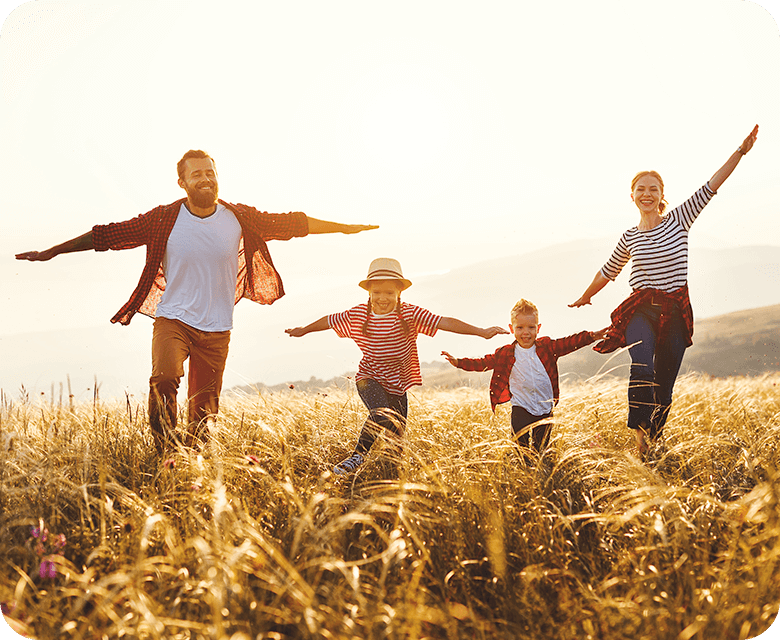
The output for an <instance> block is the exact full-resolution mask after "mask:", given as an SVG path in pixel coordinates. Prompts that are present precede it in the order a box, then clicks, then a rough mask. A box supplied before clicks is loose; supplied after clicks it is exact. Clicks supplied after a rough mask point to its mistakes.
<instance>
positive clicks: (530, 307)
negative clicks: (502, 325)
mask: <svg viewBox="0 0 780 640" xmlns="http://www.w3.org/2000/svg"><path fill="white" fill-rule="evenodd" d="M517 316H536V321H537V322H539V309H537V308H536V305H535V304H534V303H533V302H528V300H525V299H522V298H521V299H520V300H518V301H517V303H516V304H515V306H514V307H512V313H511V315H510V320H511V321H512V324H514V323H515V319H516V318H517Z"/></svg>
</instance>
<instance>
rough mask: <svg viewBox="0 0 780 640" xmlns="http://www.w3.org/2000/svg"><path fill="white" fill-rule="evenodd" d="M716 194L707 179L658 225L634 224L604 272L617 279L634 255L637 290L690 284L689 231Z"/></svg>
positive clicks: (631, 281) (633, 284) (633, 279)
mask: <svg viewBox="0 0 780 640" xmlns="http://www.w3.org/2000/svg"><path fill="white" fill-rule="evenodd" d="M714 195H715V192H714V191H713V190H712V189H710V185H709V183H707V184H705V185H704V186H703V187H702V188H701V189H699V190H698V191H697V192H696V193H694V194H693V195H692V196H691V197H690V198H689V199H688V200H686V201H685V202H684V203H683V204H681V205H680V206H678V207H675V208H674V209H672V210H671V211H670V212H669V213H668V214H667V215H665V216H664V218H663V221H662V222H661V224H659V225H658V226H657V227H655V228H653V229H650V230H649V231H640V230H639V229H638V228H637V227H631V228H630V229H629V230H628V231H626V232H625V233H624V234H623V235H622V236H621V238H620V240H619V241H618V244H617V247H615V250H614V251H613V253H612V256H611V257H610V259H609V260H608V261H607V263H606V264H605V265H604V266H603V267H602V268H601V275H603V276H604V277H605V278H609V279H610V280H614V279H615V278H616V277H617V276H618V274H619V273H620V271H621V270H622V269H623V267H624V266H625V265H626V263H627V262H628V261H629V259H631V260H632V263H631V276H630V278H629V281H628V283H629V284H630V285H631V288H632V289H634V290H636V289H659V290H661V291H666V292H672V291H676V290H677V289H679V288H680V287H683V286H684V285H686V284H687V283H688V231H689V230H690V228H691V225H692V224H693V223H694V221H695V220H696V218H697V216H698V215H699V214H700V213H701V211H702V209H704V207H705V206H706V204H707V203H708V202H709V201H710V200H711V199H712V196H714Z"/></svg>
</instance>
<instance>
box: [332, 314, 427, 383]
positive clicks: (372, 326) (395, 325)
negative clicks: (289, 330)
mask: <svg viewBox="0 0 780 640" xmlns="http://www.w3.org/2000/svg"><path fill="white" fill-rule="evenodd" d="M399 315H400V316H403V319H404V321H405V322H406V325H407V327H408V329H409V332H408V333H404V330H403V327H402V325H401V320H400V317H399ZM366 317H368V304H367V303H363V304H360V305H358V306H356V307H352V308H351V309H347V310H346V311H343V312H341V313H334V314H331V315H329V316H328V326H329V327H330V328H331V329H333V330H334V331H335V332H336V334H337V335H338V336H339V337H340V338H352V339H353V340H354V341H355V342H356V343H357V346H358V347H359V348H360V351H362V353H363V358H362V359H361V360H360V365H359V366H358V373H357V379H358V380H365V379H367V378H371V379H372V380H376V381H377V382H378V383H379V384H380V385H382V387H384V389H385V391H387V392H388V393H392V394H395V395H402V394H404V393H406V390H407V389H409V388H410V387H413V386H414V385H418V384H422V375H421V374H420V359H419V356H418V355H417V335H418V334H420V333H423V334H425V335H427V336H433V335H435V334H436V330H437V329H438V327H439V321H440V320H441V316H437V315H434V314H433V313H431V312H430V311H428V310H427V309H423V308H422V307H417V306H415V305H413V304H408V303H406V302H402V303H401V308H400V309H399V310H398V311H395V312H393V313H388V314H387V315H384V316H377V315H374V314H371V315H370V317H368V326H367V332H366V333H367V334H368V335H365V334H364V333H363V325H364V324H365V323H366Z"/></svg>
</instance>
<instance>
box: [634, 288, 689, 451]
mask: <svg viewBox="0 0 780 640" xmlns="http://www.w3.org/2000/svg"><path fill="white" fill-rule="evenodd" d="M660 316H661V307H660V306H659V305H653V304H651V303H650V302H648V303H645V304H643V305H642V306H641V307H639V309H637V310H636V312H635V313H634V315H633V316H632V318H631V320H630V321H629V323H628V326H627V327H626V344H627V345H633V346H629V353H630V354H631V379H630V381H629V383H628V426H629V427H630V428H631V429H641V430H642V431H643V432H644V433H645V434H647V435H648V436H649V437H650V438H656V437H658V436H659V435H660V433H661V431H662V430H663V428H664V425H665V424H666V419H667V418H668V416H669V409H670V408H671V406H672V392H673V390H674V383H675V380H676V379H677V374H678V373H679V371H680V365H681V364H682V359H683V356H684V355H685V349H686V342H687V340H686V330H685V323H684V322H683V319H682V315H681V314H680V310H679V309H678V308H677V307H674V311H673V312H672V317H671V319H670V326H669V329H668V332H667V334H666V336H665V337H664V340H662V341H660V342H659V341H658V340H657V327H658V320H659V318H660ZM634 343H637V344H634Z"/></svg>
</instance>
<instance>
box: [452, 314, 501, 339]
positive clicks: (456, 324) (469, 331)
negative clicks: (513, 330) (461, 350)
mask: <svg viewBox="0 0 780 640" xmlns="http://www.w3.org/2000/svg"><path fill="white" fill-rule="evenodd" d="M438 328H439V329H441V330H442V331H450V332H452V333H462V334H464V335H467V336H479V337H480V338H485V339H486V340H488V339H490V338H492V337H493V336H497V335H498V334H500V333H509V331H507V330H506V329H503V328H502V327H488V328H487V329H480V328H479V327H475V326H474V325H471V324H468V323H466V322H463V321H462V320H458V319H457V318H447V317H443V318H442V319H441V320H440V321H439V327H438Z"/></svg>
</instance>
